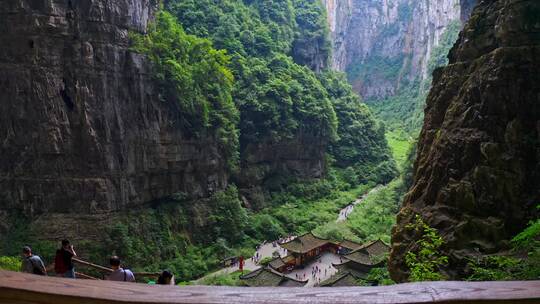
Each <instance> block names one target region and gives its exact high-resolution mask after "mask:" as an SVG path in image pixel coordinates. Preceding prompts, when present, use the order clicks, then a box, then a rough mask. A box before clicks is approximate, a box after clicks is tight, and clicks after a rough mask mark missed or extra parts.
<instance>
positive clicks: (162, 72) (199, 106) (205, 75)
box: [132, 11, 239, 166]
mask: <svg viewBox="0 0 540 304" xmlns="http://www.w3.org/2000/svg"><path fill="white" fill-rule="evenodd" d="M132 41H133V49H134V50H135V51H138V52H141V53H144V54H146V55H147V56H148V57H149V58H150V59H151V61H152V62H153V64H154V77H155V78H156V80H157V81H158V83H159V85H160V87H161V94H162V95H161V98H163V99H164V100H166V101H168V102H170V103H172V104H175V105H177V106H178V110H179V115H178V117H179V120H180V121H181V127H182V128H183V129H184V130H185V131H186V132H188V134H192V135H194V136H199V135H201V134H207V133H210V135H213V136H215V137H216V138H217V139H218V142H219V143H220V144H221V146H222V149H223V151H224V154H225V156H226V159H228V160H229V162H230V165H231V166H233V165H234V163H235V161H236V160H237V157H238V152H237V151H238V130H237V124H238V116H239V115H238V110H237V109H236V107H235V106H234V103H233V102H232V95H231V92H232V81H233V76H232V74H231V72H230V71H229V69H228V68H227V67H226V66H227V65H228V63H229V57H228V56H226V55H225V52H224V51H218V50H216V49H214V48H212V44H211V43H210V41H209V40H206V39H201V38H198V37H195V36H192V35H187V34H186V33H185V32H184V30H183V29H182V27H181V26H179V25H178V23H177V22H176V20H175V19H174V17H172V16H171V15H170V14H168V13H167V12H164V11H161V12H159V13H158V14H157V16H156V21H155V23H153V24H152V25H151V26H150V28H149V31H148V33H147V35H132Z"/></svg>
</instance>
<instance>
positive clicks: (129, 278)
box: [107, 256, 135, 282]
mask: <svg viewBox="0 0 540 304" xmlns="http://www.w3.org/2000/svg"><path fill="white" fill-rule="evenodd" d="M109 264H110V265H111V268H112V270H113V272H111V274H110V275H108V276H107V280H109V281H119V282H135V275H134V274H133V272H131V270H129V269H124V268H122V267H120V264H121V261H120V258H119V257H117V256H112V257H111V259H110V260H109Z"/></svg>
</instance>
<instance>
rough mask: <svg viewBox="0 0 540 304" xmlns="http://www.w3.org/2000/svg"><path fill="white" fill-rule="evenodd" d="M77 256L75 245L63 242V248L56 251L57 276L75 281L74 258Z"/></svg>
mask: <svg viewBox="0 0 540 304" xmlns="http://www.w3.org/2000/svg"><path fill="white" fill-rule="evenodd" d="M76 256H77V253H76V252H75V249H73V245H71V243H70V242H69V241H68V240H63V241H62V247H61V248H60V249H58V250H56V257H55V258H54V271H55V272H56V275H57V276H60V277H64V278H72V279H75V267H74V266H73V258H74V257H76Z"/></svg>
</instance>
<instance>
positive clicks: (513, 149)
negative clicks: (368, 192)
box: [389, 0, 540, 281]
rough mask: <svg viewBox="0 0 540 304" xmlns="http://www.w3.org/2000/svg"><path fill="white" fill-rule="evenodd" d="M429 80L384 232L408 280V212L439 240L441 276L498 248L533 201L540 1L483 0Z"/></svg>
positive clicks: (539, 184) (537, 168)
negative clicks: (405, 181)
mask: <svg viewBox="0 0 540 304" xmlns="http://www.w3.org/2000/svg"><path fill="white" fill-rule="evenodd" d="M449 59H450V64H449V65H448V66H447V67H445V68H441V69H437V70H436V71H435V73H434V78H433V88H432V90H431V92H430V94H429V97H428V99H427V108H426V110H425V121H424V127H423V129H422V133H421V135H420V141H419V146H418V156H417V160H416V164H415V178H414V184H413V186H412V188H411V189H410V192H409V193H408V194H407V195H406V197H405V200H404V202H403V206H402V209H401V211H400V213H399V215H398V220H397V226H396V227H395V228H394V230H393V233H392V243H393V248H392V253H391V258H390V259H391V261H390V265H389V268H390V271H391V274H392V277H393V278H394V279H395V280H397V281H404V280H406V278H407V268H406V266H405V262H404V257H405V254H406V253H407V251H409V250H411V249H414V248H415V247H416V244H415V241H416V236H415V235H413V234H412V233H411V231H410V230H409V229H407V228H406V226H407V224H409V223H411V222H412V220H413V217H414V214H421V215H422V217H423V218H424V219H425V220H426V221H427V223H428V224H429V225H431V226H433V227H435V228H437V229H438V230H439V231H440V233H441V235H442V236H443V237H444V240H445V242H446V243H445V245H444V248H443V252H444V254H446V255H448V256H449V258H450V265H449V266H448V267H447V269H446V271H447V274H448V276H449V277H450V278H453V279H455V278H462V277H463V276H465V275H466V272H467V267H466V264H467V258H468V257H473V256H476V255H478V254H491V253H496V252H499V251H501V250H504V249H506V248H507V246H508V240H509V239H510V238H511V237H512V236H514V235H515V234H516V233H518V232H519V231H520V230H521V229H523V228H524V226H525V225H526V224H527V221H528V219H529V218H530V216H531V215H532V213H533V212H535V211H534V210H535V208H534V206H536V205H537V204H538V203H539V202H540V73H539V71H540V2H539V1H537V0H498V1H496V0H490V1H487V0H484V1H482V2H480V4H479V5H478V7H477V8H476V9H475V10H474V12H473V15H472V17H471V19H470V20H469V22H468V24H467V25H466V27H465V29H464V30H463V32H462V33H461V35H460V38H459V40H458V42H457V43H456V45H455V46H454V48H453V49H452V51H451V52H450V55H449Z"/></svg>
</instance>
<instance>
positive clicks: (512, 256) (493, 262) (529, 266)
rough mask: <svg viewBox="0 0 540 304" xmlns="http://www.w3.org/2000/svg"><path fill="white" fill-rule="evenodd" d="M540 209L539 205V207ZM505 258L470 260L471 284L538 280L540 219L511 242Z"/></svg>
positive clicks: (491, 257)
mask: <svg viewBox="0 0 540 304" xmlns="http://www.w3.org/2000/svg"><path fill="white" fill-rule="evenodd" d="M537 209H538V210H540V205H539V206H537ZM511 245H512V250H511V251H510V252H508V253H507V254H506V255H491V256H490V255H488V256H484V257H482V258H480V259H477V260H471V261H470V263H469V267H470V268H471V271H472V273H471V275H470V276H469V277H468V278H467V279H468V280H471V281H495V280H496V281H500V280H538V278H540V219H539V218H537V219H536V220H533V221H531V222H530V223H529V225H528V227H527V228H525V230H523V231H522V232H521V233H519V234H518V235H516V236H515V237H514V238H513V239H512V243H511Z"/></svg>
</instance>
